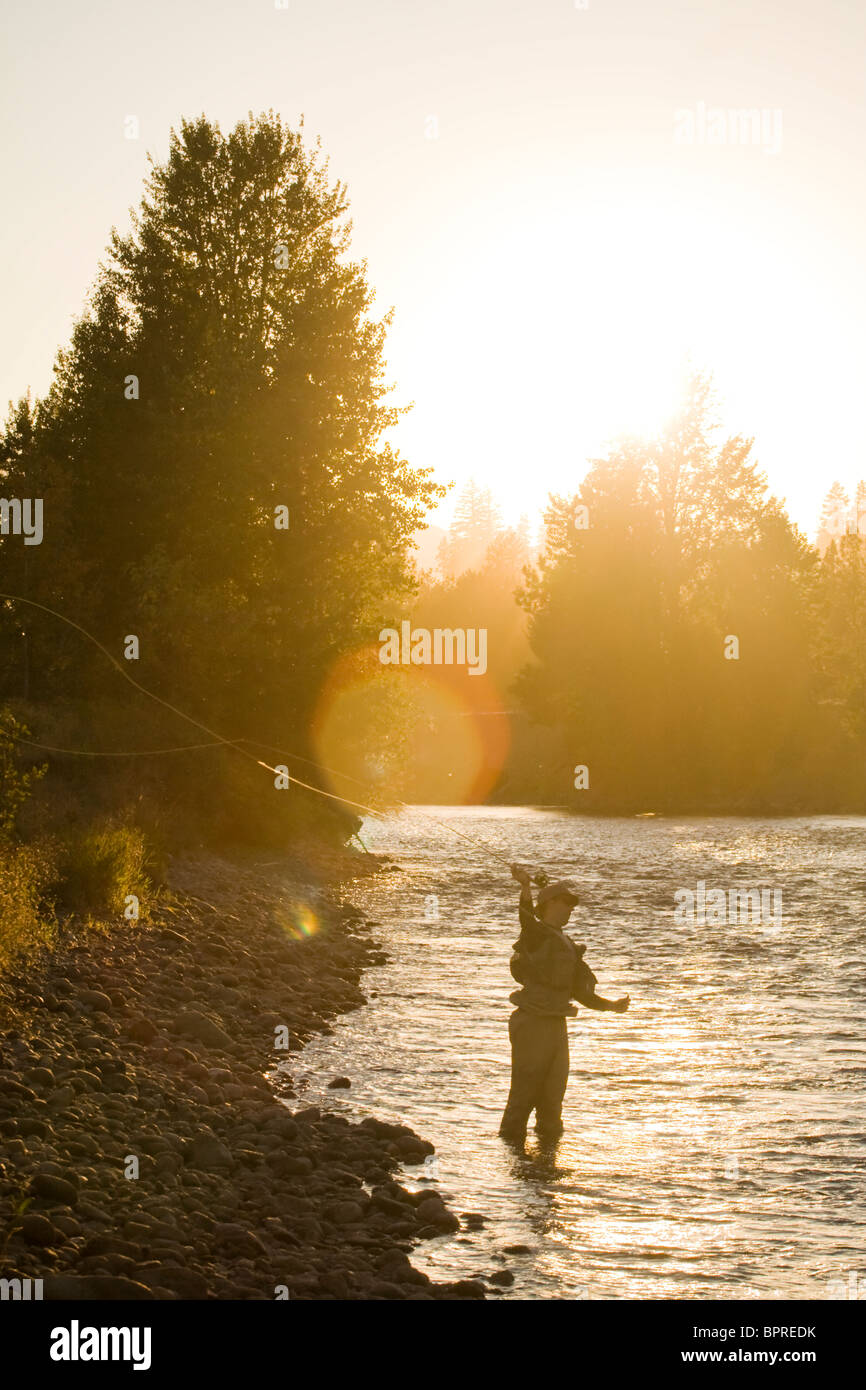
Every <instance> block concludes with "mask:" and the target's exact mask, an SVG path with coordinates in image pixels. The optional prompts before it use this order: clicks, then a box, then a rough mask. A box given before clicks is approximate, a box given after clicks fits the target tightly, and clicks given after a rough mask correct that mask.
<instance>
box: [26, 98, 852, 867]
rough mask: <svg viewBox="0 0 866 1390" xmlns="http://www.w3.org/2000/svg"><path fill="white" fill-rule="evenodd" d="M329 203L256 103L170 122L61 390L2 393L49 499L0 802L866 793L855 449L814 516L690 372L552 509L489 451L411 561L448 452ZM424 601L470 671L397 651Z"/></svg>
mask: <svg viewBox="0 0 866 1390" xmlns="http://www.w3.org/2000/svg"><path fill="white" fill-rule="evenodd" d="M347 213H348V200H347V197H346V190H345V188H344V187H343V186H342V185H340V184H339V183H332V182H331V181H330V180H329V178H328V174H327V167H326V165H325V163H324V161H323V160H322V159H321V157H320V155H319V153H318V150H317V149H313V150H312V151H310V150H308V149H307V148H306V146H305V144H304V136H303V130H300V131H292V130H290V129H288V128H287V127H286V126H284V125H283V123H282V122H281V121H280V119H279V118H278V117H276V116H275V115H274V114H273V113H268V114H267V115H263V116H259V117H255V118H254V117H251V118H250V119H249V120H248V121H245V122H242V123H240V124H239V125H238V126H237V127H236V128H235V129H234V130H233V131H232V132H231V133H230V134H229V135H224V134H223V133H222V132H221V131H220V130H219V128H218V126H216V125H215V124H213V123H211V122H209V121H208V120H206V119H205V118H203V117H202V118H201V119H198V120H195V121H192V122H184V123H183V124H182V125H181V127H180V129H179V131H178V132H176V133H173V136H172V141H171V148H170V152H169V155H168V158H167V160H166V162H165V163H164V164H154V165H153V166H152V172H151V174H150V176H149V179H148V181H147V185H146V188H145V191H144V196H143V198H142V201H141V205H140V207H139V209H138V211H137V212H136V213H135V215H134V217H133V221H132V227H131V230H130V231H129V233H128V234H126V235H121V234H119V233H118V232H116V231H113V232H112V235H111V240H110V245H109V248H108V253H107V256H106V259H105V262H104V264H103V265H102V266H101V267H100V269H99V272H98V275H97V277H96V280H95V283H94V286H93V290H92V293H91V295H90V297H89V301H88V303H87V305H86V307H85V309H84V312H83V314H82V316H81V318H80V319H79V321H78V322H77V324H76V325H75V328H74V331H73V334H72V338H71V342H70V343H69V345H68V346H67V347H65V348H64V349H63V350H62V351H61V352H60V353H59V354H58V357H57V362H56V367H55V372H54V379H53V382H52V385H51V387H50V389H49V390H48V392H47V394H46V395H45V396H44V398H42V399H39V400H33V399H31V398H30V397H29V396H28V397H26V398H23V399H21V400H20V401H19V402H17V403H16V404H15V405H13V406H12V408H11V409H10V413H9V416H8V419H7V422H6V425H5V429H4V432H3V436H2V442H0V491H2V496H3V498H4V499H6V500H7V502H9V501H11V499H35V498H38V499H41V500H42V502H43V507H44V516H43V525H44V535H43V537H42V540H41V543H40V544H38V545H37V544H31V545H28V544H25V538H24V537H23V536H22V535H21V534H16V533H15V526H14V515H13V513H12V512H11V511H10V510H9V508H8V507H7V509H6V511H5V512H4V517H3V526H2V532H3V534H2V535H0V590H2V592H3V593H4V594H11V595H19V596H21V597H22V598H27V599H30V600H32V601H33V602H35V603H38V604H41V605H43V606H44V607H43V608H35V607H32V606H28V605H25V604H23V603H21V602H17V601H15V600H13V599H9V598H5V599H0V650H2V653H3V660H2V666H0V806H5V808H6V813H5V819H4V820H3V823H2V824H3V827H5V829H2V830H0V833H5V834H17V835H24V836H27V835H34V834H37V833H43V832H47V833H48V832H52V831H53V830H56V828H57V827H58V826H60V825H65V824H68V823H74V822H76V821H77V820H82V821H88V820H89V819H91V818H93V817H97V818H99V817H101V818H108V819H111V818H112V817H114V818H117V817H120V818H123V817H134V818H138V819H140V820H142V821H147V822H148V823H152V824H154V825H156V826H158V827H161V830H162V833H163V834H164V835H165V836H167V837H168V838H169V839H170V840H171V842H172V843H177V842H179V841H180V842H182V841H183V839H184V838H187V839H193V840H206V841H216V840H220V839H229V840H237V839H248V840H251V841H255V842H257V843H258V842H264V841H267V842H269V843H270V842H274V843H281V842H283V841H285V838H286V837H287V836H291V835H292V834H293V833H295V831H296V830H297V828H298V826H299V825H300V824H302V823H303V824H306V823H308V822H309V820H310V818H311V817H312V816H314V815H322V816H324V817H326V818H327V815H328V814H329V813H327V812H325V811H324V810H322V811H319V810H318V809H317V810H315V811H314V810H313V808H314V807H316V808H319V807H323V806H325V805H326V804H327V803H323V802H320V801H314V800H312V799H311V798H310V797H309V796H308V795H306V794H304V793H302V792H300V791H299V790H298V789H297V788H296V787H292V788H291V789H290V790H289V792H288V793H287V794H286V795H282V794H281V793H280V792H278V791H276V790H275V783H274V778H273V777H272V776H271V774H270V773H269V772H268V771H267V770H262V769H261V768H260V767H258V766H257V765H256V763H255V761H254V758H255V757H259V758H261V759H262V760H263V761H265V762H266V763H268V764H269V765H274V764H276V763H278V762H279V763H280V764H285V765H286V766H288V768H289V770H290V772H291V775H292V776H293V777H297V778H300V779H303V780H305V781H308V782H311V783H313V784H315V785H318V786H321V787H322V788H324V789H328V790H331V791H334V790H336V791H337V792H338V793H340V794H341V795H343V796H345V797H347V798H350V799H351V800H352V801H356V802H359V803H362V804H371V803H372V804H375V805H377V806H384V805H387V804H389V803H392V802H393V801H394V799H395V798H400V799H403V800H423V801H435V802H446V801H450V800H456V801H463V800H469V801H472V800H484V799H492V800H499V801H511V802H515V803H517V802H529V803H533V804H541V803H545V804H546V803H553V804H559V805H567V806H569V807H571V808H573V809H574V810H576V811H594V812H611V813H634V812H640V811H646V810H657V811H664V810H675V811H678V812H696V813H697V812H703V811H707V812H715V811H719V812H779V813H790V812H798V811H805V812H817V811H854V810H856V811H866V548H864V542H866V536H864V532H866V486H864V484H862V483H861V484H860V485H859V487H858V489H857V494H856V497H855V498H854V499H849V498H848V497H846V496H845V494H844V490H843V489H841V488H840V487H838V486H836V487H834V489H832V490H831V493H830V494H829V496H828V500H827V504H826V507H825V515H824V517H823V520H822V535H821V537H820V538H819V541H820V543H819V546H818V547H815V546H812V545H811V544H809V543H808V541H807V540H806V538H805V537H804V536H803V535H802V534H801V533H800V532H799V531H798V530H797V528H796V527H795V526H793V525H792V523H791V522H790V521H789V519H788V517H787V516H786V515H785V512H784V510H783V507H782V506H781V505H780V503H779V502H778V501H777V500H776V499H774V498H772V497H770V496H768V494H767V489H766V484H765V480H764V478H763V477H762V475H761V473H760V471H759V468H758V466H757V464H756V462H755V461H754V459H753V454H752V441H751V440H749V439H747V438H744V437H739V436H737V437H734V438H723V437H720V435H719V431H718V429H717V427H716V426H715V424H714V421H713V401H712V390H711V384H710V382H709V380H708V379H707V378H706V377H705V376H703V375H701V374H696V375H695V376H694V378H693V379H692V381H691V384H690V387H689V391H688V394H687V397H686V399H685V400H684V401H683V403H682V408H681V411H680V413H679V415H678V417H677V418H676V419H675V420H673V421H671V422H670V424H669V426H668V427H667V429H666V431H665V433H664V434H663V435H662V436H661V437H659V438H657V439H655V440H653V441H651V442H647V441H645V440H636V439H635V440H622V441H620V442H619V443H618V444H617V445H616V447H615V448H614V449H613V450H612V452H610V453H609V454H608V455H607V456H606V457H604V458H599V459H594V460H591V461H589V469H588V472H587V474H586V477H585V479H584V481H583V482H582V483H581V484H580V486H579V488H578V489H576V491H575V494H574V495H573V496H569V497H565V496H561V497H560V496H554V497H551V499H550V503H549V507H548V509H547V513H546V517H545V527H544V534H543V536H542V537H541V538H540V543H539V544H538V545H537V546H536V545H534V543H533V541H532V539H531V537H530V534H529V528H528V525H526V524H523V525H521V526H520V527H518V528H507V527H504V526H502V524H501V523H500V521H499V519H498V516H497V513H496V508H495V501H494V499H493V498H491V497H490V496H489V494H486V493H484V491H483V490H482V489H479V488H477V487H474V486H473V487H470V488H469V489H468V490H467V491H466V492H465V493H464V495H463V496H462V497H461V498H460V500H459V505H458V509H457V513H456V516H455V520H454V524H453V525H452V527H451V528H450V529H449V531H448V532H447V534H446V535H445V537H444V539H443V541H442V544H441V546H440V548H439V554H438V558H437V564H436V566H435V567H432V566H431V567H428V568H426V569H422V570H421V572H420V573H419V570H418V567H417V564H416V550H415V539H416V538H417V536H418V534H419V531H422V530H423V527H424V526H425V524H426V519H427V518H428V517H429V515H430V513H431V511H432V509H433V508H434V507H435V506H437V505H438V504H439V502H440V501H441V499H442V497H443V496H444V489H443V488H442V487H440V486H439V485H438V484H437V483H435V482H434V481H433V479H432V477H431V476H430V471H429V470H423V469H418V468H414V467H413V466H412V465H411V463H410V462H409V461H407V460H406V459H404V458H403V457H402V456H401V455H400V454H399V453H398V452H397V451H396V449H395V448H394V447H393V446H392V445H391V443H390V442H389V433H390V432H391V431H392V430H393V427H394V426H395V425H396V423H397V421H398V419H399V416H400V414H401V411H402V407H401V406H399V405H394V404H390V403H389V401H390V394H389V392H390V386H389V383H388V382H387V379H386V364H385V345H386V335H387V330H388V325H389V322H390V315H389V314H385V315H383V316H381V317H377V316H376V315H375V313H374V312H373V291H372V289H371V287H370V285H369V283H368V280H367V268H366V266H365V265H363V264H361V263H358V262H356V261H353V260H352V259H351V257H350V254H349V228H348V224H347ZM531 466H533V465H531V464H529V463H528V464H527V467H531ZM45 608H47V609H50V610H53V611H54V612H55V613H58V614H61V615H63V616H65V617H66V618H68V619H70V620H72V621H73V622H74V623H75V624H77V625H78V626H77V627H72V626H70V625H69V624H68V623H64V622H62V621H61V620H59V619H58V618H57V617H55V616H53V614H52V613H49V612H46V611H44V609H45ZM406 619H408V620H410V621H411V623H412V624H413V625H415V626H418V627H423V628H429V629H436V628H446V627H447V628H452V629H453V628H461V629H468V628H473V629H477V628H484V629H486V631H487V634H488V638H487V643H488V654H489V657H488V666H487V670H486V672H485V674H484V675H483V676H476V677H473V676H471V675H469V674H468V673H467V671H466V669H465V668H458V667H456V666H455V667H442V668H436V669H433V668H426V669H422V668H420V667H406V668H402V669H401V668H385V667H383V666H382V665H381V663H380V662H379V660H378V650H379V641H380V638H379V634H380V632H381V631H382V629H384V628H387V627H389V626H392V625H395V624H396V625H398V626H399V624H400V623H401V622H402V621H404V620H406ZM82 630H83V631H82ZM88 634H89V635H90V636H92V637H94V638H95V639H96V642H97V643H99V644H101V645H102V646H103V647H104V648H105V650H106V651H107V652H109V653H110V654H111V655H112V656H113V657H114V658H115V660H116V661H117V662H118V663H119V664H120V665H121V666H122V667H123V668H124V669H127V670H128V671H129V673H130V674H131V675H132V676H133V677H134V679H135V680H136V681H138V682H139V683H140V684H142V685H144V686H145V687H147V688H148V689H149V690H152V691H154V692H156V693H158V695H159V696H160V697H161V698H162V699H164V700H165V701H168V702H169V703H170V704H171V705H172V706H174V707H175V708H176V709H179V710H181V711H183V712H185V713H189V714H191V715H192V716H193V717H194V718H196V719H198V720H200V721H202V722H203V723H205V724H206V725H207V726H208V727H209V728H211V729H215V730H217V731H219V733H220V735H221V736H222V737H223V738H224V739H227V740H231V741H232V742H233V743H234V744H235V745H236V746H235V747H228V746H225V745H217V746H209V747H201V746H199V745H201V744H202V743H207V742H208V740H207V739H203V737H202V735H201V734H200V733H198V734H197V732H196V729H195V728H194V727H193V726H191V725H190V724H188V723H185V722H184V721H183V719H182V718H179V717H178V716H177V715H176V714H173V713H172V712H171V711H170V710H168V709H166V708H165V707H164V706H160V705H158V704H155V703H154V702H153V701H151V700H148V699H147V698H146V697H145V696H143V695H141V694H140V693H139V692H137V691H136V690H134V689H133V688H132V687H131V686H130V685H129V684H128V682H125V681H124V680H123V679H122V678H121V676H120V674H119V673H118V671H117V670H116V669H115V668H114V667H112V665H111V662H110V661H108V660H107V659H106V655H105V653H104V652H101V651H100V650H99V649H98V646H97V645H96V644H95V643H94V642H93V641H91V640H89V636H88ZM131 639H134V641H132V640H131ZM211 742H212V741H211ZM181 745H190V747H189V749H188V751H182V752H179V753H178V752H161V751H160V750H165V749H174V748H177V747H179V746H181ZM193 745H195V746H193ZM241 747H242V748H243V749H245V750H246V756H240V755H239V753H238V748H241ZM249 754H253V755H254V757H250V756H249ZM93 755H101V756H93ZM135 755H141V756H135ZM325 769H328V770H327V771H326V770H325ZM576 769H582V771H576ZM43 770H44V775H42V774H43ZM28 775H29V776H31V779H32V781H31V783H29V784H27V790H26V795H25V794H24V784H23V783H22V778H25V779H26V778H27V776H28ZM576 783H577V784H578V785H576Z"/></svg>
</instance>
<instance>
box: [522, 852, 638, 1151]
mask: <svg viewBox="0 0 866 1390" xmlns="http://www.w3.org/2000/svg"><path fill="white" fill-rule="evenodd" d="M511 874H512V877H513V878H516V879H517V882H518V883H519V884H520V885H521V893H520V903H519V907H518V911H519V915H520V936H519V938H518V940H517V941H515V943H514V954H513V955H512V957H511V973H512V975H513V976H514V978H515V980H517V982H518V984H520V985H521V986H522V988H521V989H518V990H515V991H514V993H513V994H511V995H510V996H509V998H510V1000H511V1002H512V1004H514V1005H516V1008H515V1010H514V1013H513V1014H512V1015H511V1018H510V1019H509V1020H508V1035H509V1037H510V1039H511V1090H510V1091H509V1094H508V1103H507V1105H506V1107H505V1113H504V1114H503V1116H502V1123H501V1125H500V1127H499V1133H500V1134H501V1135H502V1137H503V1138H504V1139H509V1140H511V1141H512V1142H514V1143H521V1144H522V1143H523V1141H524V1140H525V1138H526V1126H527V1124H528V1123H529V1117H530V1115H531V1114H532V1111H533V1110H534V1111H535V1128H536V1131H537V1133H538V1135H539V1138H541V1139H554V1138H557V1137H558V1136H559V1135H560V1134H561V1133H562V1101H563V1097H564V1095H565V1088H566V1085H567V1083H568V1061H569V1058H568V1032H567V1029H566V1023H565V1020H566V1018H573V1017H574V1015H575V1014H576V1013H577V1009H576V1008H575V1007H574V1005H573V1004H572V1003H571V1000H572V999H576V1000H577V1001H578V1003H580V1004H583V1005H584V1007H585V1008H587V1009H599V1010H603V1011H607V1012H613V1013H619V1014H622V1013H625V1011H626V1009H627V1008H628V1006H629V997H628V995H625V996H624V997H623V998H622V999H602V997H601V996H600V995H598V994H596V992H595V986H596V983H597V982H596V977H595V975H593V973H592V971H591V970H590V968H589V966H588V965H587V964H586V962H585V961H584V959H583V953H584V951H585V949H586V948H585V947H584V946H576V945H575V943H574V942H573V941H571V940H569V938H568V937H567V936H565V935H564V934H563V930H562V929H563V927H564V926H565V924H566V922H567V921H568V919H569V917H570V916H571V913H572V910H573V908H574V907H575V906H576V905H577V902H578V895H577V893H576V891H575V888H574V885H573V884H572V883H571V882H569V881H568V880H565V879H563V880H561V881H560V882H558V883H551V884H548V885H547V886H546V887H544V888H542V889H541V892H540V893H539V895H538V910H537V912H536V909H535V907H534V906H533V903H532V888H531V884H530V878H529V874H528V872H527V870H526V869H524V868H521V866H520V865H519V864H512V865H511Z"/></svg>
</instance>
